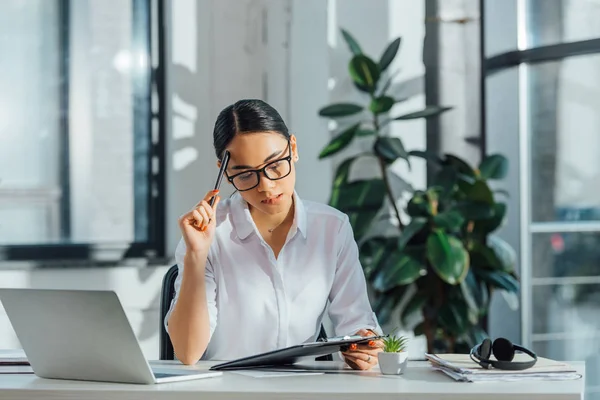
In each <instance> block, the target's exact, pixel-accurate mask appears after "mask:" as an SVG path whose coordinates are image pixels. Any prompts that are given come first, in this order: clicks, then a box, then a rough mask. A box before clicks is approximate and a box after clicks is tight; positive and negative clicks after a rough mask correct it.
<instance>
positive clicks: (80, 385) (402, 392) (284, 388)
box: [0, 361, 585, 400]
mask: <svg viewBox="0 0 600 400" xmlns="http://www.w3.org/2000/svg"><path fill="white" fill-rule="evenodd" d="M326 362H327V361H321V362H320V363H321V364H322V363H326ZM164 363H170V362H168V361H166V362H152V364H164ZM333 363H335V362H332V364H330V365H334V364H333ZM573 364H574V365H575V366H576V367H577V369H578V371H579V372H580V373H582V374H583V372H584V365H583V363H573ZM210 365H212V364H211V363H209V362H201V363H199V364H198V365H197V366H193V367H186V366H180V367H179V368H200V369H207V368H209V366H210ZM337 365H339V364H337ZM584 383H585V382H584V378H582V379H579V380H575V381H563V382H536V381H530V382H509V383H507V382H498V383H496V382H494V383H464V382H455V381H453V380H452V379H450V378H448V377H446V376H445V375H444V374H442V373H441V372H437V371H433V370H431V368H430V367H429V364H428V363H426V362H416V361H413V362H409V368H408V369H407V371H406V373H405V374H404V375H401V376H393V377H387V376H385V375H380V374H379V372H378V371H367V372H359V371H345V372H337V373H327V374H324V375H313V376H292V377H269V378H254V377H249V376H243V375H239V374H236V373H233V372H224V373H223V376H220V377H215V378H206V379H201V380H195V381H187V382H178V383H163V384H158V385H128V384H113V383H96V382H77V381H62V380H53V379H40V378H38V377H36V376H35V375H32V374H29V375H0V399H2V400H13V399H15V400H16V399H19V400H20V399H33V398H35V399H81V400H85V399H94V400H97V399H111V400H121V399H123V400H124V399H140V400H141V399H144V400H146V399H147V400H153V399H173V400H184V399H193V400H214V399H253V400H254V399H261V400H262V399H266V400H269V399H286V400H290V399H324V400H328V399H344V400H352V399H360V400H380V399H381V400H383V399H394V400H398V399H415V400H418V399H427V400H429V399H431V400H433V399H435V400H438V399H440V400H449V399H452V400H454V399H456V400H458V399H460V400H465V399H466V400H468V399H477V400H480V399H485V400H504V399H511V400H516V399H519V400H525V399H527V400H536V399H539V400H541V399H544V400H558V399H560V400H571V399H573V400H574V399H578V400H579V399H582V398H583V392H584Z"/></svg>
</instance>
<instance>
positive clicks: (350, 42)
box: [341, 29, 362, 55]
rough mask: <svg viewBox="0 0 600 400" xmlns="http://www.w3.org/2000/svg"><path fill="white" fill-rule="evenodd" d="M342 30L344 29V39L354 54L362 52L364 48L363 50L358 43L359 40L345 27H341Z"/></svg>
mask: <svg viewBox="0 0 600 400" xmlns="http://www.w3.org/2000/svg"><path fill="white" fill-rule="evenodd" d="M341 31H342V36H343V37H344V40H345V41H346V44H347V45H348V48H349V49H350V51H351V52H352V54H354V55H359V54H362V50H361V48H360V46H359V45H358V42H357V41H356V40H355V39H354V38H353V37H352V35H351V34H350V33H349V32H348V31H346V30H345V29H341Z"/></svg>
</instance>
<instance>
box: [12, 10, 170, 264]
mask: <svg viewBox="0 0 600 400" xmlns="http://www.w3.org/2000/svg"><path fill="white" fill-rule="evenodd" d="M161 13H162V2H159V1H158V0H154V1H152V0H114V1H107V0H5V1H2V2H0V53H1V54H2V55H3V56H2V57H1V58H0V70H1V71H2V74H0V142H1V143H2V146H0V259H4V260H52V259H60V260H64V259H77V260H106V261H115V260H119V259H121V258H124V257H145V256H149V257H152V256H155V257H160V256H162V255H163V253H164V245H163V242H164V237H163V233H162V232H163V228H162V227H163V215H164V207H163V202H164V200H163V199H164V191H163V186H164V173H163V170H164V168H163V162H164V143H163V138H164V124H163V122H164V118H162V115H163V110H162V107H163V102H162V99H163V89H162V82H163V79H162V77H161V74H162V66H161V65H162V63H161V52H162V51H163V50H162V48H163V46H162V43H163V40H162V37H163V32H162V28H161V25H160V24H158V23H157V22H158V21H159V20H160V18H161Z"/></svg>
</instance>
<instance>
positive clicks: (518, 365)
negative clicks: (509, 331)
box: [470, 338, 537, 371]
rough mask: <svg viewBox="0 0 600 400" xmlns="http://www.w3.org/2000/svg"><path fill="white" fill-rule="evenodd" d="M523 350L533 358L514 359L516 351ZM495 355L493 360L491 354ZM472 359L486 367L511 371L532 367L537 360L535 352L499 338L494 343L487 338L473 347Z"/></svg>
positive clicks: (522, 351)
mask: <svg viewBox="0 0 600 400" xmlns="http://www.w3.org/2000/svg"><path fill="white" fill-rule="evenodd" d="M517 351H518V352H521V353H525V354H527V355H529V356H530V357H531V360H528V361H513V358H514V357H515V352H517ZM492 354H493V355H494V357H495V358H496V359H495V360H491V359H490V356H491V355H492ZM470 357H471V360H473V361H474V362H476V363H477V364H479V365H481V366H482V367H483V368H485V369H492V368H496V369H504V370H510V371H519V370H523V369H527V368H531V367H533V366H534V365H535V363H536V362H537V356H536V355H535V353H534V352H533V351H531V350H529V349H526V348H525V347H522V346H519V345H516V344H512V343H511V342H510V340H508V339H504V338H498V339H496V340H494V343H492V341H491V340H490V339H485V340H484V341H483V342H481V343H480V344H478V345H476V346H475V347H473V348H472V349H471V354H470Z"/></svg>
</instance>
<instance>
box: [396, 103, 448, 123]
mask: <svg viewBox="0 0 600 400" xmlns="http://www.w3.org/2000/svg"><path fill="white" fill-rule="evenodd" d="M451 109H452V107H440V106H427V107H425V108H424V109H423V110H421V111H415V112H411V113H408V114H404V115H400V116H399V117H396V118H394V120H395V121H400V120H407V119H419V118H433V117H437V116H438V115H440V114H442V113H444V112H446V111H448V110H451Z"/></svg>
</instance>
